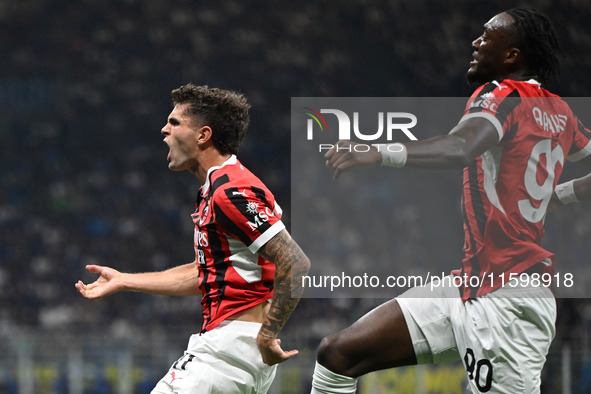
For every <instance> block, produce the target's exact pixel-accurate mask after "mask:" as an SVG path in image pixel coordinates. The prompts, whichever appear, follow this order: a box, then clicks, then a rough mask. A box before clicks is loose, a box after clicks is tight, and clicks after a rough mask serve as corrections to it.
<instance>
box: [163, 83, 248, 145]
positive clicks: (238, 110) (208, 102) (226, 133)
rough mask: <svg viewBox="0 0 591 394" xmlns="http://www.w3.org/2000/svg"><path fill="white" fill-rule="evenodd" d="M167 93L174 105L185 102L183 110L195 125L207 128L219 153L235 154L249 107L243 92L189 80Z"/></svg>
mask: <svg viewBox="0 0 591 394" xmlns="http://www.w3.org/2000/svg"><path fill="white" fill-rule="evenodd" d="M171 96H172V101H173V104H174V105H177V104H189V105H188V107H187V109H186V111H185V113H186V115H189V116H191V117H193V119H194V121H195V122H196V124H198V125H199V126H205V125H207V126H209V127H211V129H212V142H213V145H214V146H215V148H216V149H217V150H218V151H220V153H222V154H228V153H232V154H236V153H238V150H239V148H240V143H241V142H242V140H243V139H244V136H245V135H246V128H247V126H248V120H249V117H248V110H249V109H250V104H248V102H247V100H246V97H245V96H244V95H243V94H240V93H237V92H233V91H230V90H223V89H218V88H210V87H208V86H207V85H204V86H197V85H194V84H192V83H189V84H186V85H183V86H181V87H179V88H177V89H174V90H173V91H172V92H171Z"/></svg>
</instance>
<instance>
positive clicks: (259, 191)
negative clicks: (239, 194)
mask: <svg viewBox="0 0 591 394" xmlns="http://www.w3.org/2000/svg"><path fill="white" fill-rule="evenodd" d="M251 189H252V192H253V193H254V195H255V196H256V197H257V198H258V199H259V200H261V201H262V202H263V203H264V204H265V206H268V207H270V206H271V204H269V201H268V200H267V195H266V194H265V191H264V190H263V189H261V188H260V187H256V186H251Z"/></svg>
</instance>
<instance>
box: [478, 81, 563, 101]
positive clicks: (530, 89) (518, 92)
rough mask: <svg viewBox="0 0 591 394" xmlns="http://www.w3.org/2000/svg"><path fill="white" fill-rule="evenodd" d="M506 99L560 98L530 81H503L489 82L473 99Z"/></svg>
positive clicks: (479, 89) (535, 82)
mask: <svg viewBox="0 0 591 394" xmlns="http://www.w3.org/2000/svg"><path fill="white" fill-rule="evenodd" d="M475 97H480V98H493V97H495V98H505V97H558V96H557V95H555V94H553V93H551V92H549V91H548V90H546V89H544V88H542V86H541V84H540V83H539V82H538V81H536V80H534V79H530V80H528V81H516V80H513V79H503V80H498V81H491V82H487V83H485V84H484V85H481V86H479V87H478V88H476V90H474V93H473V94H472V98H475Z"/></svg>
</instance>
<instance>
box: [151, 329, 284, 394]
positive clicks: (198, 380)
mask: <svg viewBox="0 0 591 394" xmlns="http://www.w3.org/2000/svg"><path fill="white" fill-rule="evenodd" d="M260 328H261V324H259V323H250V322H243V321H237V320H226V321H224V322H222V323H221V324H220V325H219V326H218V327H216V328H214V329H213V330H211V331H208V332H206V333H204V334H201V335H199V334H195V335H192V336H191V338H190V339H189V344H188V346H187V350H186V352H185V354H184V355H183V356H182V357H181V358H180V359H179V360H178V361H177V362H175V363H174V364H173V365H172V367H171V368H170V369H169V370H168V373H167V374H166V375H165V376H164V377H163V378H162V379H161V380H160V381H159V382H158V383H157V384H156V387H154V390H152V393H153V394H156V393H191V394H193V393H199V394H201V393H203V394H214V393H215V394H231V393H240V394H242V393H247V394H248V393H252V394H255V393H266V392H267V391H268V390H269V387H270V386H271V383H273V379H274V378H275V372H276V370H277V366H276V365H274V366H272V367H270V366H268V365H266V364H265V363H263V359H262V357H261V354H260V352H259V349H258V347H257V344H256V337H257V334H258V332H259V329H260Z"/></svg>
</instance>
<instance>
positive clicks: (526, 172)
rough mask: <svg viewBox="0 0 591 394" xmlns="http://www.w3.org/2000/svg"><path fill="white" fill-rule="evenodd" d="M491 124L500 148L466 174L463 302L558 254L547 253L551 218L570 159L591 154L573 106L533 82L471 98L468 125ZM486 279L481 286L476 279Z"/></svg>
mask: <svg viewBox="0 0 591 394" xmlns="http://www.w3.org/2000/svg"><path fill="white" fill-rule="evenodd" d="M473 117H482V118H485V119H488V120H489V121H490V122H492V124H493V125H494V126H495V128H496V129H497V131H498V133H499V142H498V143H497V144H496V145H495V146H494V147H493V148H491V149H489V150H488V151H486V152H484V153H483V154H482V155H480V156H479V157H477V158H476V159H475V160H474V161H473V162H472V163H471V164H470V165H469V166H468V167H466V168H465V169H464V190H463V196H462V215H463V222H464V233H465V240H464V251H465V258H464V260H463V264H462V268H461V270H458V271H454V274H456V275H460V276H461V277H462V278H463V279H464V287H463V292H462V298H464V299H468V298H474V297H477V296H481V295H483V294H486V293H489V292H491V291H493V290H494V289H496V288H499V287H500V286H501V285H502V284H503V283H504V284H507V283H509V276H510V274H512V273H513V274H514V275H515V274H519V273H521V272H523V271H525V270H527V269H528V268H531V267H532V266H534V265H535V264H537V263H539V262H541V261H543V260H545V261H547V262H548V264H546V265H543V268H542V272H541V273H545V272H548V273H550V274H552V273H553V268H554V267H553V264H554V255H553V254H552V253H551V252H549V251H547V250H545V249H544V248H543V247H542V237H543V234H544V227H543V226H544V218H545V214H546V209H547V207H548V203H549V201H550V197H551V196H552V193H553V191H554V188H555V187H556V184H557V182H558V179H559V177H560V174H561V173H562V169H563V167H564V164H565V159H566V158H568V159H569V160H571V161H577V160H580V159H582V158H584V157H586V156H587V155H589V154H590V153H591V143H590V140H591V133H590V132H589V130H587V129H585V127H584V126H583V125H582V124H581V122H580V121H579V120H578V119H577V118H576V117H575V116H574V115H573V113H572V111H571V109H570V107H569V106H568V104H567V103H566V102H565V101H564V100H562V99H561V98H560V97H558V96H556V95H554V94H552V93H550V92H548V91H547V90H545V89H543V88H541V87H540V85H539V84H538V83H537V82H536V81H534V80H530V81H527V82H524V81H513V80H503V81H500V82H497V81H494V82H491V83H487V84H485V85H483V86H481V87H479V88H478V89H477V90H476V91H475V92H474V93H473V94H472V96H471V98H470V99H469V101H468V103H467V104H466V108H465V111H464V116H463V117H462V119H461V120H460V123H461V122H462V121H465V120H467V119H470V118H473ZM476 278H478V280H475V279H476Z"/></svg>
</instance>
